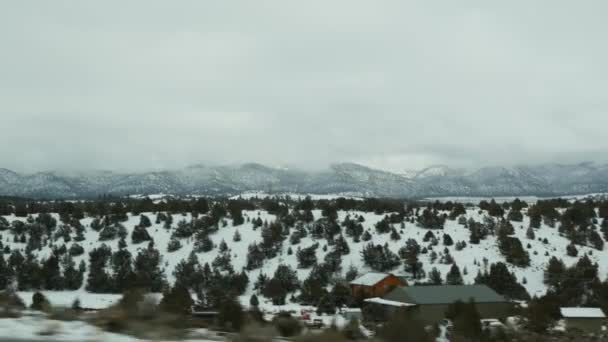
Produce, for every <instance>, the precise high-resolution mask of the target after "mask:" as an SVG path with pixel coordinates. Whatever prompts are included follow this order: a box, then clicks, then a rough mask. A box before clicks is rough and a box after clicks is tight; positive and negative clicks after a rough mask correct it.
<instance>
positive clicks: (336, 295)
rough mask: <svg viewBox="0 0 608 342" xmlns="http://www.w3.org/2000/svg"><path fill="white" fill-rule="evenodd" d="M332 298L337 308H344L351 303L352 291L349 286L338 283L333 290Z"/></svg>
mask: <svg viewBox="0 0 608 342" xmlns="http://www.w3.org/2000/svg"><path fill="white" fill-rule="evenodd" d="M330 297H331V298H332V300H333V301H334V303H335V305H336V306H337V307H343V306H346V305H347V304H348V303H350V302H351V291H350V289H349V288H348V286H346V285H344V284H342V283H337V284H336V285H334V287H333V289H332V290H331V293H330Z"/></svg>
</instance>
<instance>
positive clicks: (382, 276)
mask: <svg viewBox="0 0 608 342" xmlns="http://www.w3.org/2000/svg"><path fill="white" fill-rule="evenodd" d="M401 286H407V283H406V282H405V281H404V280H403V279H402V278H399V277H397V276H395V275H394V274H390V273H377V272H370V273H367V274H364V275H363V276H361V277H359V278H357V279H355V280H353V281H351V282H350V289H351V292H352V295H353V297H354V298H357V299H367V298H374V297H383V296H384V295H385V294H387V293H389V292H390V291H392V290H393V289H395V288H397V287H401Z"/></svg>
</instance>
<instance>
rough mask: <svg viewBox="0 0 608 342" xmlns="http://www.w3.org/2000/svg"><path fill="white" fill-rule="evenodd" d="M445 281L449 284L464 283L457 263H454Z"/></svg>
mask: <svg viewBox="0 0 608 342" xmlns="http://www.w3.org/2000/svg"><path fill="white" fill-rule="evenodd" d="M445 282H446V284H447V285H463V284H464V281H463V280H462V275H461V274H460V268H458V266H457V265H456V264H452V268H450V271H449V272H448V274H447V276H446V278H445Z"/></svg>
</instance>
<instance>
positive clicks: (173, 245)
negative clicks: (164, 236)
mask: <svg viewBox="0 0 608 342" xmlns="http://www.w3.org/2000/svg"><path fill="white" fill-rule="evenodd" d="M180 248H182V243H181V242H180V241H179V239H177V238H175V237H172V238H171V239H170V240H169V243H168V244H167V252H169V253H171V252H175V251H177V250H179V249H180Z"/></svg>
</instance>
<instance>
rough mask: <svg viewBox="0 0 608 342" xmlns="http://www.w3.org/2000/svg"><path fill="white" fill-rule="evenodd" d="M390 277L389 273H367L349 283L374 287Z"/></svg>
mask: <svg viewBox="0 0 608 342" xmlns="http://www.w3.org/2000/svg"><path fill="white" fill-rule="evenodd" d="M389 276H391V274H389V273H379V272H369V273H366V274H364V275H362V276H360V277H359V278H357V279H355V280H353V281H351V282H350V284H351V285H362V286H374V285H376V284H378V283H379V282H381V281H383V280H384V279H386V278H387V277H389Z"/></svg>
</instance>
